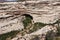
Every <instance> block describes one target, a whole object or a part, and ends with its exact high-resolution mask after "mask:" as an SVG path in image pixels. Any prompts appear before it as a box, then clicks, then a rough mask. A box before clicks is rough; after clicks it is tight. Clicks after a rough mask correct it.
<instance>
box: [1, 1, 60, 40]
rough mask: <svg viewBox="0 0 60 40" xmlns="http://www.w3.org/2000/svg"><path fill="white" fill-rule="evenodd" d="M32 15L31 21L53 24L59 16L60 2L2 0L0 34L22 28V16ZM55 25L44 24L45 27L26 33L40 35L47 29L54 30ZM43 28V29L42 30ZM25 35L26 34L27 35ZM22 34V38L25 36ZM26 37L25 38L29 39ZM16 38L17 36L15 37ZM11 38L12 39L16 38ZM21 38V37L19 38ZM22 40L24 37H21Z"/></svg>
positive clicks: (47, 30)
mask: <svg viewBox="0 0 60 40" xmlns="http://www.w3.org/2000/svg"><path fill="white" fill-rule="evenodd" d="M26 15H29V16H30V17H32V22H33V23H36V22H41V23H44V24H54V23H55V22H56V21H58V20H59V19H60V18H59V17H60V3H59V2H52V3H51V2H50V1H41V2H40V1H37V2H36V1H24V2H10V3H9V2H4V3H0V34H4V33H7V32H11V31H15V30H22V29H24V26H23V23H22V20H23V19H24V16H26ZM56 27H57V26H56V25H54V26H52V25H46V26H45V27H43V28H41V29H39V30H37V31H36V32H33V33H31V34H28V35H30V36H32V35H40V34H45V35H46V33H47V32H49V31H52V30H53V32H56V30H57V28H56ZM43 30H45V31H43ZM28 35H27V36H28ZM27 36H26V35H25V36H23V37H24V38H25V37H27ZM30 36H28V37H29V38H27V39H26V40H28V39H29V40H30ZM17 39H18V38H17ZM17 39H16V38H15V39H12V40H17ZM20 40H22V39H20ZM23 40H24V39H23Z"/></svg>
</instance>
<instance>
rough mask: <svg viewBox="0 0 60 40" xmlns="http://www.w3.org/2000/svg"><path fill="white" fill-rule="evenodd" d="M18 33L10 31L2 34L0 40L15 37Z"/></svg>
mask: <svg viewBox="0 0 60 40" xmlns="http://www.w3.org/2000/svg"><path fill="white" fill-rule="evenodd" d="M18 32H19V31H11V32H9V33H6V34H2V35H0V40H6V38H9V37H11V38H13V37H15V36H16V34H17V33H18Z"/></svg>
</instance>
